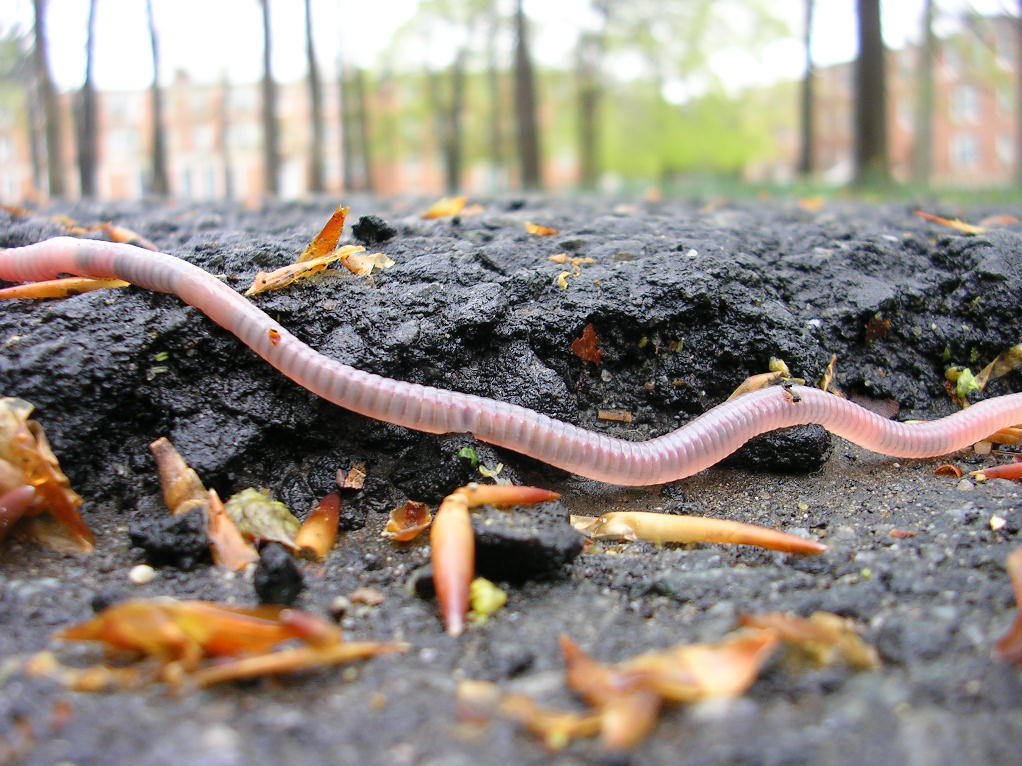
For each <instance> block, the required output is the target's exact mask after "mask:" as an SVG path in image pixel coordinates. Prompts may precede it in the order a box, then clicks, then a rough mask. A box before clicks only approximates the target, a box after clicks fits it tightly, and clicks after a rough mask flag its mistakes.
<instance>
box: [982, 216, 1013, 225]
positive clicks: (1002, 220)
mask: <svg viewBox="0 0 1022 766" xmlns="http://www.w3.org/2000/svg"><path fill="white" fill-rule="evenodd" d="M1018 222H1019V220H1018V218H1017V217H1016V216H1013V215H989V216H987V217H986V218H984V219H983V220H981V221H980V222H979V225H980V226H987V227H991V226H1014V225H1015V224H1017V223H1018Z"/></svg>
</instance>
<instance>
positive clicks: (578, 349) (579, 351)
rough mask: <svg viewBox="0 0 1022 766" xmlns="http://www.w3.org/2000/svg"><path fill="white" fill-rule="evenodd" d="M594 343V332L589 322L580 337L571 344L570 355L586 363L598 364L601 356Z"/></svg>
mask: <svg viewBox="0 0 1022 766" xmlns="http://www.w3.org/2000/svg"><path fill="white" fill-rule="evenodd" d="M596 341H597V338H596V330H594V329H593V325H592V322H590V323H589V324H587V325H586V326H585V328H584V329H583V330H582V337H581V338H576V339H575V340H573V341H572V342H571V353H573V354H574V355H575V356H577V357H578V358H579V359H582V360H584V361H586V362H592V363H593V364H599V363H600V359H602V355H601V354H600V349H598V348H597V347H596Z"/></svg>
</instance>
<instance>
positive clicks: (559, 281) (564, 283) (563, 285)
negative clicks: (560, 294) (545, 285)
mask: <svg viewBox="0 0 1022 766" xmlns="http://www.w3.org/2000/svg"><path fill="white" fill-rule="evenodd" d="M570 276H571V272H570V271H562V272H561V273H560V274H558V275H557V278H556V279H555V280H554V282H555V283H556V285H557V286H558V287H559V288H560V289H562V290H567V289H568V277H570Z"/></svg>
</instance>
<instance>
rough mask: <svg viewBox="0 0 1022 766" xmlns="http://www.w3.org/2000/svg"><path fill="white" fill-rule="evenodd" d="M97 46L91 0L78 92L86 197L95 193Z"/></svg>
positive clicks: (92, 1) (80, 172)
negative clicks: (94, 77)
mask: <svg viewBox="0 0 1022 766" xmlns="http://www.w3.org/2000/svg"><path fill="white" fill-rule="evenodd" d="M95 48H96V0H89V21H88V32H87V36H86V41H85V82H84V83H82V89H81V90H80V91H79V93H78V99H77V101H78V104H77V109H76V110H75V112H76V116H77V119H76V120H75V126H76V128H77V130H76V136H75V137H76V139H77V140H76V143H77V145H78V178H79V184H80V187H81V194H82V196H83V197H95V196H96V88H95V86H94V85H93V82H92V62H93V56H94V53H95Z"/></svg>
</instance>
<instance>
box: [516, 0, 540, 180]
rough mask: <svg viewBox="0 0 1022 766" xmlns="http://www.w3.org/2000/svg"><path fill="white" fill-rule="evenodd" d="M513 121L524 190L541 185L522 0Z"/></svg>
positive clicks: (532, 79)
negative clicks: (516, 129) (514, 120)
mask: <svg viewBox="0 0 1022 766" xmlns="http://www.w3.org/2000/svg"><path fill="white" fill-rule="evenodd" d="M514 18H515V118H516V120H517V122H518V161H519V164H520V166H521V168H520V169H521V183H522V186H523V187H524V188H526V189H538V188H539V187H540V186H542V176H541V170H540V162H539V127H538V123H537V119H536V82H535V76H534V75H533V71H532V56H531V55H530V54H529V40H528V30H527V28H526V24H525V11H524V10H523V9H522V0H517V1H516V3H515V17H514Z"/></svg>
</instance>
